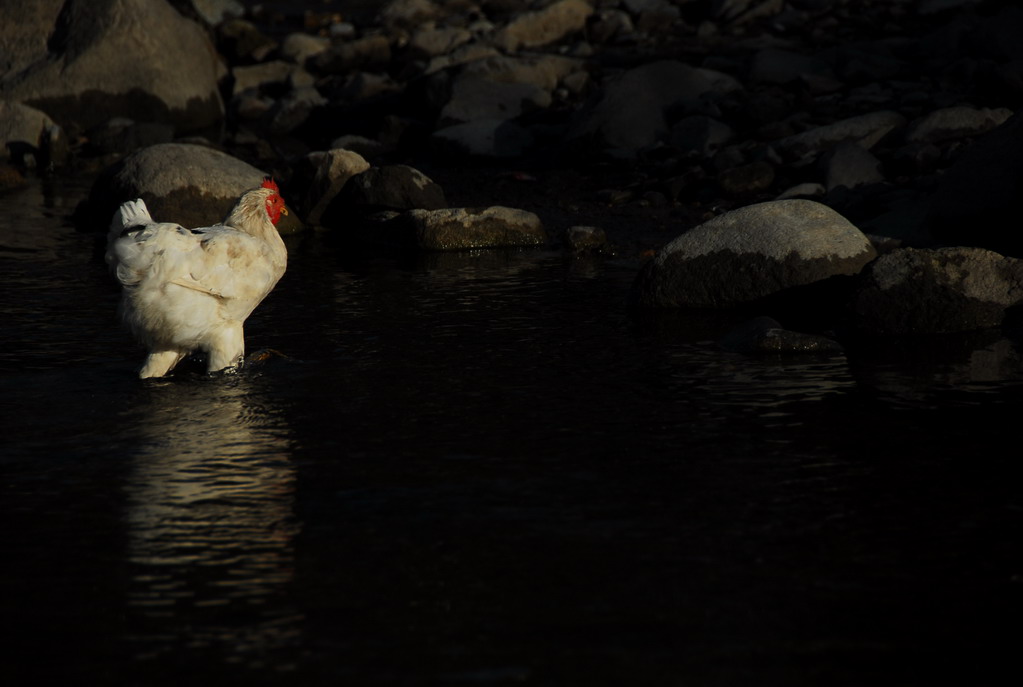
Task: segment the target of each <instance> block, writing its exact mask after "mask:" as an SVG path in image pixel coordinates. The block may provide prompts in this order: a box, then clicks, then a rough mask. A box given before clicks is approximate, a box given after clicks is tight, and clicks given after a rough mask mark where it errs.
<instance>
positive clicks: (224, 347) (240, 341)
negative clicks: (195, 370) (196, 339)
mask: <svg viewBox="0 0 1023 687" xmlns="http://www.w3.org/2000/svg"><path fill="white" fill-rule="evenodd" d="M211 339H212V340H211V345H210V347H209V350H208V353H209V361H208V365H207V368H206V371H207V372H216V371H217V370H223V369H224V368H225V367H234V366H235V365H238V364H240V363H241V362H242V360H243V359H244V358H245V333H244V331H243V330H242V324H241V322H233V323H231V324H228V325H227V326H225V327H222V328H221V329H220V330H219V331H217V332H216V334H215V335H214V336H213V337H211Z"/></svg>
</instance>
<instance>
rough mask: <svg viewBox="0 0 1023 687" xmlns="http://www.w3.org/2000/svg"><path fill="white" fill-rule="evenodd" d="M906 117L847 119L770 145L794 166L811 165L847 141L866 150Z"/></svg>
mask: <svg viewBox="0 0 1023 687" xmlns="http://www.w3.org/2000/svg"><path fill="white" fill-rule="evenodd" d="M905 123H906V118H905V117H903V116H902V115H900V114H899V113H898V112H892V111H888V110H884V111H880V112H872V113H870V114H865V115H859V116H856V117H849V118H848V119H843V120H841V121H838V122H835V123H833V124H827V125H824V126H819V127H816V128H813V129H809V130H807V131H803V132H801V133H798V134H795V135H793V136H788V137H787V138H783V139H781V140H780V141H776V142H775V143H774V149H775V150H776V151H777V152H778V153H779V154H780V155H781V156H782V157H783V158H784V159H786V160H788V161H789V162H793V163H796V164H805V163H808V162H812V161H813V160H814V159H816V158H817V156H818V155H820V154H821V153H822V152H825V151H827V150H829V149H831V148H833V147H834V146H836V145H838V144H839V143H843V142H846V141H851V142H853V143H856V144H858V145H859V146H860V147H862V148H865V149H867V150H869V149H870V148H873V147H874V145H876V144H877V143H878V142H879V141H880V140H881V139H882V138H884V137H885V136H886V135H887V134H889V133H890V132H891V131H893V130H894V129H896V128H898V127H901V126H903V125H905Z"/></svg>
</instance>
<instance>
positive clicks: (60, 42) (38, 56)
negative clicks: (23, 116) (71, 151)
mask: <svg viewBox="0 0 1023 687" xmlns="http://www.w3.org/2000/svg"><path fill="white" fill-rule="evenodd" d="M50 10H52V5H51V4H50V3H43V7H42V8H41V9H38V10H34V11H32V12H29V13H28V16H30V17H32V18H33V21H32V22H31V23H28V24H26V25H22V24H21V21H20V18H19V21H18V22H4V28H3V29H0V34H2V37H0V45H12V44H13V47H15V48H16V49H19V50H21V51H23V52H21V53H20V54H18V55H15V56H14V57H11V58H7V59H5V60H4V63H8V64H16V65H21V67H22V69H16V70H8V71H5V72H4V73H3V74H2V75H0V98H7V99H10V100H16V101H20V102H23V103H25V104H27V105H30V106H32V107H35V108H37V109H39V110H42V111H44V112H46V113H47V114H48V115H50V117H52V118H53V119H54V120H55V121H57V122H58V123H61V124H62V125H64V126H65V127H67V126H70V125H72V124H73V125H77V126H80V127H81V128H83V129H84V128H88V127H91V126H95V125H97V124H100V123H102V122H104V121H106V120H108V119H110V118H111V117H115V116H126V117H130V118H132V119H135V120H136V121H161V122H168V123H170V124H173V125H174V126H175V127H176V128H177V129H178V130H179V131H193V130H199V129H203V128H205V127H209V126H211V125H214V124H217V123H219V122H220V120H221V119H222V118H223V115H224V106H223V102H222V101H221V99H220V93H219V91H218V89H217V77H218V74H219V62H218V60H217V57H216V54H215V52H214V50H213V46H212V45H211V44H210V42H209V40H208V38H207V37H206V33H205V32H204V30H203V29H202V27H200V26H199V25H198V24H196V23H195V22H193V21H190V20H188V19H185V18H184V17H182V16H181V15H180V14H178V12H176V11H175V10H174V9H173V8H172V7H171V6H170V5H168V4H167V3H166V2H164V1H163V0H96V1H94V2H81V1H74V0H72V1H70V2H67V3H66V4H64V5H63V8H62V9H61V10H60V15H59V17H57V16H54V15H52V12H50ZM5 12H6V13H7V14H8V15H10V11H9V10H5ZM44 20H50V21H51V23H49V24H46V23H45V21H44ZM7 27H10V28H7ZM12 31H19V32H21V31H27V32H36V31H43V32H44V33H43V34H42V35H38V36H22V37H19V38H18V39H16V40H14V41H10V40H9V39H8V38H7V37H6V36H7V34H8V33H10V32H12ZM40 48H41V49H40ZM0 52H2V51H0ZM126 56H130V59H127V60H126V59H124V58H125V57H126Z"/></svg>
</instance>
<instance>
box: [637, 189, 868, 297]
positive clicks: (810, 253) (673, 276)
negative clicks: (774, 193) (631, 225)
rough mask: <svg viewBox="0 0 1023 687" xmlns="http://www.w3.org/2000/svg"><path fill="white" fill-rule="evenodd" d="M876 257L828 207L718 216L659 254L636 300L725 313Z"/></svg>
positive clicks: (808, 204) (805, 203)
mask: <svg viewBox="0 0 1023 687" xmlns="http://www.w3.org/2000/svg"><path fill="white" fill-rule="evenodd" d="M876 255H877V253H876V251H875V250H874V247H873V246H872V245H871V244H870V241H869V240H868V239H867V237H866V236H864V234H863V233H862V232H861V231H860V230H859V229H857V228H856V227H855V226H853V225H852V224H851V223H850V222H849V221H848V220H846V219H845V218H844V217H842V216H841V215H839V214H838V213H837V212H835V211H834V210H832V209H830V208H828V207H827V206H825V205H822V204H820V203H817V202H814V201H811V200H798V199H796V200H777V201H769V202H766V203H758V204H756V205H749V206H746V207H743V208H739V209H738V210H733V211H731V212H728V213H725V214H723V215H719V216H718V217H715V218H714V219H712V220H710V221H708V222H705V223H703V224H701V225H700V226H698V227H695V228H693V229H691V230H689V231H688V232H686V233H685V234H682V235H681V236H679V237H678V238H676V239H675V240H674V241H672V242H671V243H669V244H668V245H666V246H665V247H664V248H663V249H661V250H660V251H659V252H658V253H657V255H656V256H655V257H654V259H653V260H651V261H650V262H648V263H647V264H646V265H645V266H644V268H643V270H642V271H641V272H640V274H639V276H638V278H637V280H636V284H635V285H634V288H633V294H634V297H635V300H636V303H637V304H639V305H642V306H647V307H660V308H670V307H719V306H730V305H737V304H740V303H746V302H750V301H755V300H758V299H760V298H764V297H766V296H769V295H771V294H774V293H777V292H780V291H783V290H785V289H788V288H791V287H794V286H802V285H805V284H812V283H814V282H818V281H822V280H825V279H828V278H830V277H833V276H838V275H851V274H856V273H858V272H859V271H860V270H861V269H862V268H863V266H864V265H866V264H867V263H868V262H870V261H871V260H872V259H874V257H876Z"/></svg>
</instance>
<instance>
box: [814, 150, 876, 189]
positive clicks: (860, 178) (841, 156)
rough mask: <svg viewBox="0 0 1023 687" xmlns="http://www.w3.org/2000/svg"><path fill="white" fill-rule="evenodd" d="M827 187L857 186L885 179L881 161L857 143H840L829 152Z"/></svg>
mask: <svg viewBox="0 0 1023 687" xmlns="http://www.w3.org/2000/svg"><path fill="white" fill-rule="evenodd" d="M826 168H827V172H826V176H827V188H828V190H829V191H832V190H834V189H836V188H838V187H840V186H844V187H845V188H856V187H857V186H863V185H866V184H876V183H879V182H882V181H884V175H883V174H881V161H880V160H878V159H877V158H876V157H874V156H873V155H872V154H871V153H870V151H869V150H866V149H864V148H862V147H860V146H858V145H856V144H855V143H840V144H839V145H837V146H835V148H834V149H833V150H832V151H831V152H830V153H829V154H828V156H827V163H826Z"/></svg>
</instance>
